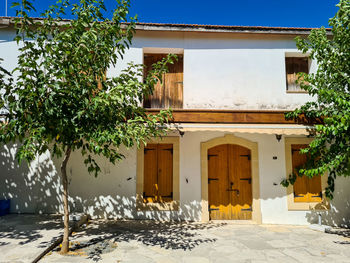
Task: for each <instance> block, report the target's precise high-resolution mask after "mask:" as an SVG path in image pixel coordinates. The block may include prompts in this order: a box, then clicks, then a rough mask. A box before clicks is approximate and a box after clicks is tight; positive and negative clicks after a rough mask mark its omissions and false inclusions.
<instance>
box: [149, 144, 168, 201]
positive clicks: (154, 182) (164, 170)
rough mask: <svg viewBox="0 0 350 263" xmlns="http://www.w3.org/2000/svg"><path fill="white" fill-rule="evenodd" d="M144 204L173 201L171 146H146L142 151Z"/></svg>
mask: <svg viewBox="0 0 350 263" xmlns="http://www.w3.org/2000/svg"><path fill="white" fill-rule="evenodd" d="M143 197H144V201H145V202H169V201H172V200H173V145H172V144H148V145H147V146H146V147H145V149H144V182H143Z"/></svg>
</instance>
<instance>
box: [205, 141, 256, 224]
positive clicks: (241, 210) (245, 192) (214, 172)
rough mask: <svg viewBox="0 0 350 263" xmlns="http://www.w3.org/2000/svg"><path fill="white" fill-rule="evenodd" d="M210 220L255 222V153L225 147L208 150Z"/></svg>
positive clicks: (239, 148)
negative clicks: (252, 157)
mask: <svg viewBox="0 0 350 263" xmlns="http://www.w3.org/2000/svg"><path fill="white" fill-rule="evenodd" d="M208 195H209V215H210V219H212V220H215V219H220V220H229V219H235V220H238V219H246V220H248V219H251V216H252V179H251V153H250V150H249V149H247V148H244V147H242V146H238V145H233V144H225V145H218V146H215V147H213V148H211V149H209V150H208Z"/></svg>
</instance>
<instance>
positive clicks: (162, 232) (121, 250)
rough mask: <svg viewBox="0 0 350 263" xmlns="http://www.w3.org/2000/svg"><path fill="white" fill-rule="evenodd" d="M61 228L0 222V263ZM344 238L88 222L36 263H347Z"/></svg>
mask: <svg viewBox="0 0 350 263" xmlns="http://www.w3.org/2000/svg"><path fill="white" fill-rule="evenodd" d="M37 219H40V220H41V221H40V220H39V221H37ZM60 227H61V225H60V223H59V220H58V218H54V217H53V218H52V217H47V216H46V217H45V216H42V217H35V216H27V215H22V216H13V215H11V216H5V217H2V218H1V219H0V262H18V263H19V262H30V258H31V257H32V258H33V256H34V255H37V254H39V253H40V252H41V251H42V249H43V248H44V247H45V246H46V245H47V242H48V241H50V240H52V238H53V237H54V236H55V235H57V234H59V228H60ZM344 233H347V234H345V235H344V236H341V235H334V234H326V233H321V232H318V231H314V230H311V229H309V228H308V227H300V226H277V225H237V224H232V223H222V222H221V223H208V224H200V223H157V222H151V221H93V222H91V223H90V224H89V225H88V226H87V227H86V228H85V229H84V230H83V231H80V232H78V233H75V234H74V235H73V237H72V247H73V249H72V252H71V253H70V255H68V256H62V255H60V254H59V253H57V252H56V251H54V252H52V253H50V254H49V255H47V256H46V257H44V258H43V259H42V260H41V261H40V262H82V263H84V262H114V263H116V262H122V263H124V262H142V263H143V262H145V263H148V262H157V263H170V262H183V263H187V262H188V263H196V262H200V263H205V262H218V263H219V262H225V263H226V262H279V263H280V262H283V263H284V262H350V238H349V237H346V236H347V235H348V234H349V232H344Z"/></svg>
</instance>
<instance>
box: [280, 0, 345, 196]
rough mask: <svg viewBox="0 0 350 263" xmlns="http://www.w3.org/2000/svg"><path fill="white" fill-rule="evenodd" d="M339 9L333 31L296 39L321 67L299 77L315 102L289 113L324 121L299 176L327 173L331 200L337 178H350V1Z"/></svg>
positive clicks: (303, 50)
mask: <svg viewBox="0 0 350 263" xmlns="http://www.w3.org/2000/svg"><path fill="white" fill-rule="evenodd" d="M338 7H339V11H338V12H337V13H336V15H335V17H334V18H331V19H330V20H329V25H330V27H331V29H330V31H328V30H326V29H325V28H321V29H314V30H312V31H311V33H310V35H309V36H308V38H307V39H305V38H301V37H298V38H297V39H296V41H297V47H298V49H299V50H301V51H302V52H303V53H307V54H309V57H310V58H311V59H313V60H315V61H316V62H317V64H318V69H317V72H316V73H311V74H305V73H300V75H299V82H300V85H301V87H302V88H303V89H304V90H306V91H307V92H308V93H309V94H310V95H311V96H312V97H314V98H315V100H314V101H311V102H307V103H306V104H305V105H303V106H301V107H300V108H298V109H296V110H295V111H294V112H292V113H288V114H287V117H288V118H298V116H299V115H300V114H305V116H306V117H307V118H310V119H323V123H322V124H319V125H316V126H315V139H314V140H313V141H312V142H311V143H310V145H309V147H308V148H306V149H304V150H303V151H302V152H303V153H304V154H308V155H309V161H308V164H307V166H306V167H305V168H303V169H301V170H300V174H301V175H305V176H308V177H313V176H315V175H320V174H326V173H328V186H327V188H326V196H327V197H329V198H331V199H332V198H333V194H334V181H335V179H336V177H337V176H349V175H350V63H349V61H350V1H349V0H340V2H339V4H338ZM329 33H331V34H329Z"/></svg>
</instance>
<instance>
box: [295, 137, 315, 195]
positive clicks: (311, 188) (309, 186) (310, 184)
mask: <svg viewBox="0 0 350 263" xmlns="http://www.w3.org/2000/svg"><path fill="white" fill-rule="evenodd" d="M306 147H307V145H306V144H293V145H292V165H293V172H294V173H295V174H297V173H298V170H299V169H300V168H302V166H303V165H304V164H305V163H306V161H307V156H306V155H305V154H300V150H301V149H303V148H306ZM293 190H294V202H321V200H322V194H321V193H322V186H321V176H314V177H313V178H308V177H307V176H302V177H299V176H297V179H296V181H295V183H294V185H293Z"/></svg>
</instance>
